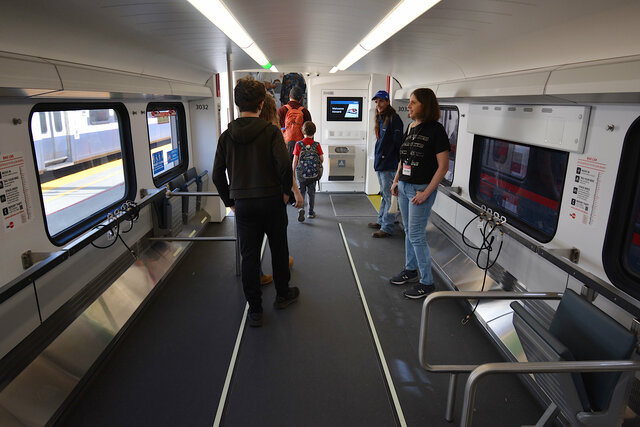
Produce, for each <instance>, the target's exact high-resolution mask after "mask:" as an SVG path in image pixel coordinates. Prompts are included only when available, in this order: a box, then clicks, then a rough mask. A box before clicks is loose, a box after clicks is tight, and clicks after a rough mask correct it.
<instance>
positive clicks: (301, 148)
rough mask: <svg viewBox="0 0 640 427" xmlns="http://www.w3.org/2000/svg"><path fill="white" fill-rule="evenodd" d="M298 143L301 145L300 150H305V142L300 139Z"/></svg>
mask: <svg viewBox="0 0 640 427" xmlns="http://www.w3.org/2000/svg"><path fill="white" fill-rule="evenodd" d="M296 144H298V145H299V146H300V151H302V150H304V142H302V141H298V142H296Z"/></svg>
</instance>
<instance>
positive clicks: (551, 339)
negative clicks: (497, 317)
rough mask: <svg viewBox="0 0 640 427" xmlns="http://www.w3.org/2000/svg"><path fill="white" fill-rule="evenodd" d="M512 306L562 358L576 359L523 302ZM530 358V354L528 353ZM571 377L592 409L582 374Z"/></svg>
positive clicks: (586, 408)
mask: <svg viewBox="0 0 640 427" xmlns="http://www.w3.org/2000/svg"><path fill="white" fill-rule="evenodd" d="M511 308H512V309H513V312H514V316H519V317H520V318H521V319H522V320H523V321H524V322H525V323H526V324H527V325H529V327H531V329H533V330H534V331H535V333H536V334H537V335H538V337H539V338H540V339H542V340H543V341H544V342H545V343H546V344H547V345H548V346H549V347H551V349H552V350H553V351H555V352H556V353H557V354H558V356H559V359H560V360H567V361H574V360H576V359H575V356H574V355H573V353H572V352H571V350H570V349H569V348H568V347H567V346H566V345H564V344H563V343H562V342H561V341H560V340H559V339H558V338H556V337H555V336H554V335H553V334H552V333H551V332H549V331H548V330H547V329H546V328H545V327H544V326H542V324H541V323H540V322H538V320H536V318H535V317H533V316H532V315H531V313H529V311H527V309H526V308H524V307H523V306H522V305H521V304H519V303H517V302H515V301H514V302H512V303H511ZM527 357H528V358H529V359H530V355H527ZM571 379H572V380H573V383H574V385H575V388H576V393H577V395H578V398H579V399H580V404H581V405H582V408H583V410H584V411H587V412H588V411H590V410H591V404H590V401H589V396H588V395H587V390H586V388H585V385H584V382H583V379H582V375H580V373H579V372H574V373H572V374H571Z"/></svg>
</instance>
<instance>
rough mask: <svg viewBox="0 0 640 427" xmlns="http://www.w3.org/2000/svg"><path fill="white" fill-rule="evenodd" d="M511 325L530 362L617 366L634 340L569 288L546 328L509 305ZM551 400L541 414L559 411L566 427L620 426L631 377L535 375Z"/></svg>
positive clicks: (576, 373)
mask: <svg viewBox="0 0 640 427" xmlns="http://www.w3.org/2000/svg"><path fill="white" fill-rule="evenodd" d="M511 307H512V308H513V310H514V314H513V324H514V327H515V329H516V332H517V333H518V337H519V338H520V342H521V343H522V347H523V349H524V352H525V354H526V356H527V359H528V361H529V362H559V361H565V362H566V361H604V360H607V361H621V360H629V359H631V358H632V356H633V355H634V350H635V348H636V345H637V340H636V336H635V335H634V334H632V333H631V332H629V331H628V330H627V329H625V328H623V327H622V326H621V325H620V324H618V323H617V322H616V321H615V320H613V319H612V318H611V317H609V316H608V315H606V314H605V313H604V312H602V311H601V310H599V309H598V308H597V307H596V306H594V305H593V304H591V303H590V302H588V301H586V300H585V299H584V298H582V297H580V296H579V295H578V294H576V293H575V292H573V291H572V290H570V289H567V290H566V292H565V293H564V294H563V296H562V299H561V301H560V305H559V306H558V309H557V310H556V312H555V314H554V316H553V319H552V321H551V325H550V326H549V328H548V329H547V328H545V327H544V326H542V324H541V323H540V322H539V321H538V320H536V318H535V317H534V316H533V315H532V314H531V313H530V312H529V311H528V310H527V309H526V308H525V307H524V306H523V305H521V304H520V303H518V302H515V301H514V302H512V303H511ZM534 377H535V379H536V382H537V383H538V384H539V385H540V387H541V388H542V389H543V390H544V391H545V393H546V394H547V395H548V396H549V398H550V399H551V401H552V404H551V405H554V406H555V408H552V406H550V409H548V410H547V412H546V413H545V414H546V415H547V416H548V417H550V418H551V419H553V418H555V416H556V415H557V411H555V414H552V413H553V412H554V410H555V409H556V408H557V410H559V411H562V413H563V414H564V415H565V416H566V417H567V419H568V420H569V422H570V424H571V425H577V426H581V425H586V426H614V425H619V424H620V423H621V422H622V413H623V411H624V408H625V406H626V402H627V399H628V396H629V392H630V387H631V379H632V378H633V372H631V371H627V372H624V373H621V372H589V373H586V372H584V373H581V372H579V369H576V370H574V371H572V372H562V373H537V374H534Z"/></svg>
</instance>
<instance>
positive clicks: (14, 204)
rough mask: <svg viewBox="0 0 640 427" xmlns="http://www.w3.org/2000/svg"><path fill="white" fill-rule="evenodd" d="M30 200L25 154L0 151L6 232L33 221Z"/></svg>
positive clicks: (0, 194)
mask: <svg viewBox="0 0 640 427" xmlns="http://www.w3.org/2000/svg"><path fill="white" fill-rule="evenodd" d="M30 200H31V197H30V195H29V189H28V188H27V185H26V180H25V176H24V156H23V155H22V154H21V153H12V154H1V153H0V210H1V211H2V229H3V230H5V232H10V231H12V230H15V229H16V228H18V227H20V226H22V225H24V224H26V223H28V222H29V221H31V218H32V214H31V202H30Z"/></svg>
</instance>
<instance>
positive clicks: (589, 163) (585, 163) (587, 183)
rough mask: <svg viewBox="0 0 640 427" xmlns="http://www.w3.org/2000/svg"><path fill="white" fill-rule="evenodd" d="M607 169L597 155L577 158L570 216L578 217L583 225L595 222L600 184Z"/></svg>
mask: <svg viewBox="0 0 640 427" xmlns="http://www.w3.org/2000/svg"><path fill="white" fill-rule="evenodd" d="M606 170H607V165H606V164H605V163H602V162H599V161H598V158H597V157H592V156H585V157H582V158H579V159H578V162H577V166H576V170H575V171H574V172H575V174H574V178H573V182H572V183H571V184H572V185H571V186H570V188H571V214H570V215H571V218H573V219H579V220H580V221H581V222H582V224H584V225H593V224H594V223H595V220H596V217H597V212H598V207H599V202H600V186H601V182H602V180H603V178H604V174H605V172H606Z"/></svg>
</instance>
